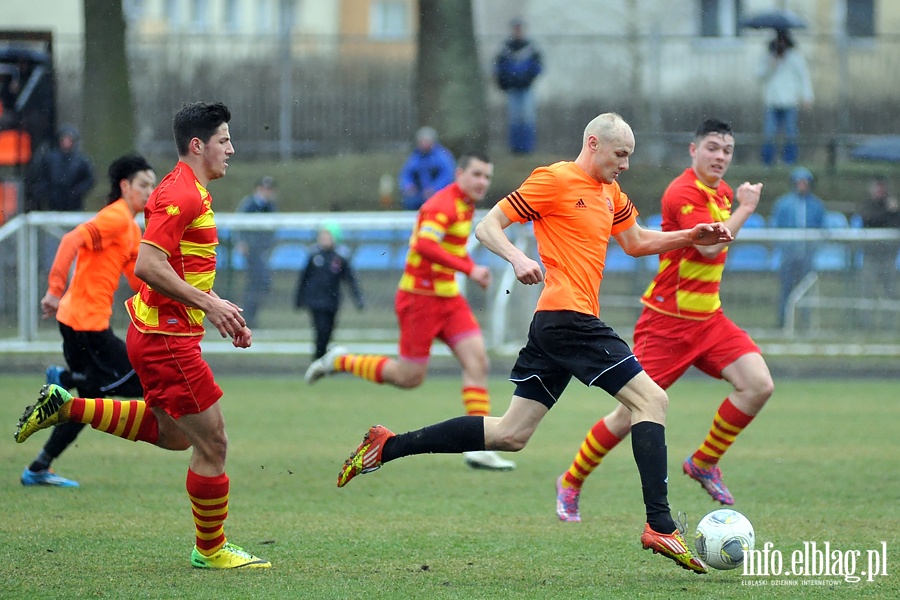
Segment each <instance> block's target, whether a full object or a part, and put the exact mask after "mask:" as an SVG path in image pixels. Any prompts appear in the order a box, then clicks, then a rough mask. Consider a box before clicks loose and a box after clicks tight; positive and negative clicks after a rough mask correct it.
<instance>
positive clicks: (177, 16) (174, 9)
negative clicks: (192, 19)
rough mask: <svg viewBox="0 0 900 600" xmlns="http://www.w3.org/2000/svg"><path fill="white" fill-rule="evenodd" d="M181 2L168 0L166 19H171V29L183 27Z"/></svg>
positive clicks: (175, 29)
mask: <svg viewBox="0 0 900 600" xmlns="http://www.w3.org/2000/svg"><path fill="white" fill-rule="evenodd" d="M180 9H181V2H179V1H178V0H166V19H167V20H168V21H169V29H171V30H172V31H178V30H179V29H180V28H181V10H180Z"/></svg>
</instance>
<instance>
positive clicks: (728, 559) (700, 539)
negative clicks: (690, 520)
mask: <svg viewBox="0 0 900 600" xmlns="http://www.w3.org/2000/svg"><path fill="white" fill-rule="evenodd" d="M754 540H755V535H754V533H753V525H752V524H751V523H750V520H749V519H748V518H747V517H745V516H744V515H742V514H741V513H739V512H738V511H736V510H731V509H728V508H722V509H719V510H714V511H713V512H711V513H709V514H708V515H706V516H705V517H703V518H702V519H700V522H699V523H697V532H696V533H695V534H694V545H695V546H696V547H697V554H699V555H700V558H701V559H703V562H705V563H706V564H708V565H709V566H710V567H712V568H714V569H719V570H721V571H727V570H728V569H734V568H737V567H739V566H741V564H742V563H743V562H744V552H747V551H750V550H753V543H754Z"/></svg>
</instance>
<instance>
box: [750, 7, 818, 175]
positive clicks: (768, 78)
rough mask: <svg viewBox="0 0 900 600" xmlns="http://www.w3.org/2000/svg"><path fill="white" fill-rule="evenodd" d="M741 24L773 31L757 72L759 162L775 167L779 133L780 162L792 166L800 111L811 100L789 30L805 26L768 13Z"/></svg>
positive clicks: (794, 19)
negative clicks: (760, 97) (760, 120)
mask: <svg viewBox="0 0 900 600" xmlns="http://www.w3.org/2000/svg"><path fill="white" fill-rule="evenodd" d="M741 25H742V26H743V27H750V28H753V29H774V30H775V37H774V38H773V39H772V41H771V42H770V43H769V46H768V51H767V52H766V55H765V56H764V57H763V60H762V62H761V63H760V66H759V69H758V72H757V75H758V77H759V79H760V81H761V82H762V83H763V103H764V105H765V112H764V117H763V147H762V155H761V159H762V163H763V164H764V165H765V166H766V167H771V166H772V165H774V164H775V160H776V144H775V142H776V138H777V137H778V135H779V133H780V134H782V135H783V136H784V148H783V150H782V160H783V162H784V164H786V165H793V164H795V163H796V162H797V158H798V155H799V149H798V146H797V137H798V136H799V133H800V127H799V122H800V108H801V107H803V108H805V109H808V108H810V107H811V106H812V103H813V99H814V95H813V88H812V79H811V78H810V75H809V69H808V68H807V66H806V59H804V58H803V55H802V54H801V53H800V51H798V50H797V49H796V48H795V44H794V39H793V36H792V35H791V29H792V28H802V27H806V23H805V22H804V21H803V19H802V18H800V17H799V16H798V15H796V14H794V13H792V12H790V11H771V12H766V13H760V14H758V15H755V16H751V17H748V18H746V19H744V20H743V21H741Z"/></svg>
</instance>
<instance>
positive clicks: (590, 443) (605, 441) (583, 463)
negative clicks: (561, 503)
mask: <svg viewBox="0 0 900 600" xmlns="http://www.w3.org/2000/svg"><path fill="white" fill-rule="evenodd" d="M621 441H622V440H621V438H617V437H616V436H614V435H613V434H612V432H611V431H610V430H609V428H608V427H607V426H606V423H604V422H603V419H600V420H599V421H597V423H596V424H595V425H594V426H593V427H591V430H590V431H588V433H587V436H585V438H584V441H583V442H582V443H581V448H580V449H579V450H578V454H576V455H575V460H574V461H572V465H571V466H570V467H569V470H568V471H566V472H565V474H564V475H563V478H562V481H563V485H564V486H566V487H574V488H580V487H581V486H582V485H584V480H585V479H586V478H587V476H588V475H590V474H591V473H593V472H594V469H596V468H597V467H599V466H600V463H601V462H602V461H603V458H604V457H605V456H606V455H607V454H608V453H609V451H610V450H612V449H613V448H615V447H616V444H618V443H619V442H621Z"/></svg>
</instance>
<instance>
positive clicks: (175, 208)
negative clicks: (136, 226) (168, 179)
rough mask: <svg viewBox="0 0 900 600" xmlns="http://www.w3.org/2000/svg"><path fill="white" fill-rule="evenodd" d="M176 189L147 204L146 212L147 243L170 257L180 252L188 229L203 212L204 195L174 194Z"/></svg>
mask: <svg viewBox="0 0 900 600" xmlns="http://www.w3.org/2000/svg"><path fill="white" fill-rule="evenodd" d="M172 187H174V186H170V187H169V188H168V189H166V190H162V191H161V192H160V193H159V195H157V197H156V198H155V199H153V198H151V202H150V203H148V204H147V209H146V210H145V213H144V215H145V217H146V219H145V220H146V224H147V228H146V230H145V231H144V237H143V240H142V241H143V242H146V243H149V244H151V245H153V246H156V247H157V248H159V249H160V250H162V251H163V252H165V253H166V254H167V255H168V256H172V255H173V254H176V253H177V250H178V249H179V246H180V244H181V239H182V237H183V236H184V232H185V230H186V229H187V228H188V226H189V225H190V224H191V223H192V222H193V221H194V219H196V218H197V217H198V216H199V214H200V210H201V209H202V206H203V205H202V202H201V201H200V193H199V192H197V194H196V197H190V196H189V195H188V194H180V195H176V194H174V193H171V190H172Z"/></svg>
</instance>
